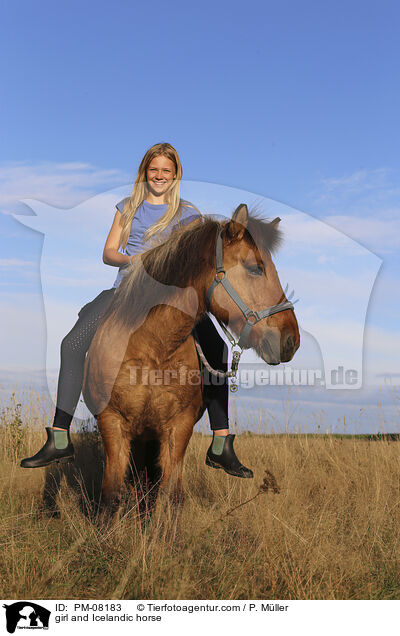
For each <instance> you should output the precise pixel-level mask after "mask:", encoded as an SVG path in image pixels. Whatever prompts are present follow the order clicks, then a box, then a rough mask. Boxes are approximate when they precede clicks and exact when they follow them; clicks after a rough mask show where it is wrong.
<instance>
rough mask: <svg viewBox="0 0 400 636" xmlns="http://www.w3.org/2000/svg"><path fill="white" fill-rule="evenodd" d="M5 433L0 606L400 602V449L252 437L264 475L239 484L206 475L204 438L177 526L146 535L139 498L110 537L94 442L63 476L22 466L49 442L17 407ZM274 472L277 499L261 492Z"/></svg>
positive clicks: (243, 440) (194, 448) (248, 443)
mask: <svg viewBox="0 0 400 636" xmlns="http://www.w3.org/2000/svg"><path fill="white" fill-rule="evenodd" d="M3 415H4V411H3ZM0 435H1V438H2V439H1V442H2V444H1V448H2V451H1V468H0V492H1V500H0V511H1V515H0V520H1V521H0V544H1V550H2V552H1V560H0V581H1V583H0V595H1V596H2V597H3V598H71V599H74V598H82V599H86V598H90V599H97V598H99V599H101V598H107V599H112V598H127V599H132V598H133V599H135V598H140V599H146V598H149V599H150V598H151V599H153V598H155V599H171V598H172V599H246V598H250V599H253V598H268V599H275V598H276V599H394V598H399V588H400V583H399V581H400V576H399V574H400V572H399V555H400V552H399V538H400V506H399V504H400V445H399V443H398V442H388V441H384V440H380V441H376V442H368V441H365V440H362V439H347V438H343V439H340V438H335V437H332V436H324V437H313V436H297V437H295V436H287V435H283V436H275V437H274V436H271V437H266V436H260V435H254V434H243V435H240V436H238V438H237V440H236V449H237V452H238V455H239V456H240V458H241V459H242V461H243V462H244V463H245V464H246V465H248V466H251V467H252V468H253V470H254V472H255V479H254V480H239V479H237V478H234V477H230V476H228V475H226V474H225V473H223V472H222V471H215V470H213V469H211V468H207V467H206V466H205V464H204V458H205V452H206V449H207V446H208V444H209V442H210V437H208V436H204V435H201V434H199V433H197V434H195V435H194V437H193V439H192V441H191V443H190V445H189V449H188V452H187V455H186V464H185V473H184V481H185V491H186V500H185V504H184V507H183V511H182V515H181V518H180V520H179V523H178V524H176V523H174V521H173V515H172V513H171V509H170V508H169V505H168V504H167V503H165V505H164V507H160V509H158V510H157V511H156V513H155V514H154V516H153V519H152V522H151V523H150V524H149V525H148V526H147V527H143V526H142V525H141V523H140V522H139V521H138V518H137V514H136V506H135V505H134V503H131V504H130V505H131V508H130V509H129V507H128V508H125V510H124V515H123V516H121V517H120V519H119V521H118V522H117V523H116V524H115V525H114V526H113V527H110V528H108V529H107V528H101V527H100V526H99V524H98V523H96V520H93V517H92V516H91V513H92V512H93V507H92V504H91V500H93V499H96V498H98V495H99V487H100V483H101V477H102V452H101V444H100V442H99V439H98V437H97V435H96V434H95V433H85V434H80V435H75V436H74V443H75V445H76V448H77V461H76V463H75V465H74V466H73V467H72V468H70V469H68V470H67V471H63V472H61V471H59V470H58V469H57V468H51V469H47V470H46V469H37V470H26V469H25V470H24V469H21V468H20V467H19V458H21V457H23V456H27V455H29V454H32V453H33V452H35V451H36V450H37V449H38V448H39V447H40V446H41V444H42V442H43V440H44V434H43V432H42V431H37V430H36V431H35V430H31V429H29V430H28V429H25V428H24V426H23V424H22V420H21V419H20V420H18V412H15V409H14V412H13V411H12V409H11V410H9V411H8V412H7V413H6V417H3V422H2V427H1V430H0ZM266 469H268V470H270V471H271V472H272V473H273V474H274V475H275V477H276V479H277V482H278V484H279V487H280V493H279V494H274V492H273V491H272V490H269V492H264V491H263V489H261V490H260V489H259V487H260V485H261V484H262V483H263V479H264V477H265V470H266ZM54 492H57V495H56V497H57V506H58V511H59V516H56V512H55V508H54V506H52V497H53V496H54ZM255 495H257V496H255ZM249 499H252V500H251V501H249V502H248V503H244V502H246V501H247V500H249ZM241 504H243V505H241ZM229 511H231V512H230V513H229Z"/></svg>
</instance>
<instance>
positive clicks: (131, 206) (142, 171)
mask: <svg viewBox="0 0 400 636" xmlns="http://www.w3.org/2000/svg"><path fill="white" fill-rule="evenodd" d="M160 155H162V156H164V157H167V158H168V159H170V160H171V161H172V162H173V163H174V165H175V172H176V174H175V179H174V180H173V182H172V184H171V186H170V188H169V190H168V191H167V193H166V202H167V206H168V207H167V209H166V211H165V213H164V214H163V215H162V217H161V218H160V219H158V221H156V222H155V223H153V225H152V226H151V227H149V228H148V229H147V230H146V232H145V235H144V237H143V240H144V241H146V240H148V239H150V238H151V237H152V236H153V235H154V234H156V233H157V232H162V231H163V230H165V229H166V227H167V226H168V225H169V224H170V222H171V221H172V219H173V218H174V217H175V215H178V220H179V218H180V215H181V213H182V207H183V205H184V204H185V205H187V206H189V207H193V209H194V210H195V211H196V212H198V210H197V208H195V207H194V206H193V205H192V204H190V203H188V202H187V201H183V200H182V199H181V198H180V186H181V179H182V164H181V161H180V159H179V155H178V153H177V151H176V150H175V148H173V147H172V146H171V144H167V143H162V144H155V145H154V146H152V147H151V148H149V150H148V151H147V152H146V154H145V155H144V157H143V159H142V161H141V162H140V166H139V170H138V173H137V177H136V181H135V183H134V186H133V190H132V194H131V196H130V199H129V201H127V202H126V203H125V205H124V209H123V212H122V218H121V225H122V231H121V243H120V247H121V248H122V249H125V247H126V245H127V243H128V238H129V233H130V230H131V225H132V220H133V217H134V216H135V214H136V212H137V210H138V208H139V206H140V205H141V203H143V201H144V200H145V198H146V197H147V195H148V192H149V189H148V185H147V168H148V166H149V164H150V162H151V161H152V160H153V159H154V158H155V157H159V156H160Z"/></svg>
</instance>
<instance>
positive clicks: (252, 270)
mask: <svg viewBox="0 0 400 636" xmlns="http://www.w3.org/2000/svg"><path fill="white" fill-rule="evenodd" d="M247 271H248V272H249V274H251V276H262V274H263V271H262V269H261V267H259V266H258V265H252V266H251V267H248V268H247Z"/></svg>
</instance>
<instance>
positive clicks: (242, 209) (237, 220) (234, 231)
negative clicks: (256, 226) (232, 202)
mask: <svg viewBox="0 0 400 636" xmlns="http://www.w3.org/2000/svg"><path fill="white" fill-rule="evenodd" d="M248 220H249V211H248V209H247V205H246V204H245V203H241V204H240V205H238V207H237V208H236V210H235V211H234V213H233V214H232V219H231V221H230V222H229V223H228V226H227V234H228V236H229V237H230V238H235V239H237V240H239V241H240V239H242V238H243V234H244V231H245V229H246V227H247V221H248Z"/></svg>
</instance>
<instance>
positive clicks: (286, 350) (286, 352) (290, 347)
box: [281, 334, 296, 362]
mask: <svg viewBox="0 0 400 636" xmlns="http://www.w3.org/2000/svg"><path fill="white" fill-rule="evenodd" d="M295 350H296V340H295V338H294V336H293V335H292V334H289V335H288V336H287V338H286V339H285V340H282V353H281V360H282V362H289V360H291V359H292V357H293V355H294V352H295Z"/></svg>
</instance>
